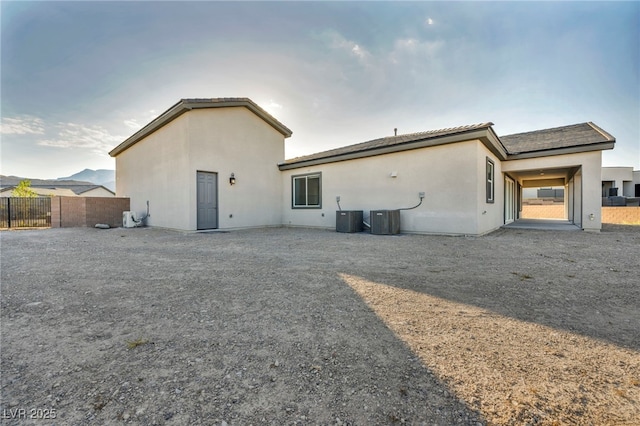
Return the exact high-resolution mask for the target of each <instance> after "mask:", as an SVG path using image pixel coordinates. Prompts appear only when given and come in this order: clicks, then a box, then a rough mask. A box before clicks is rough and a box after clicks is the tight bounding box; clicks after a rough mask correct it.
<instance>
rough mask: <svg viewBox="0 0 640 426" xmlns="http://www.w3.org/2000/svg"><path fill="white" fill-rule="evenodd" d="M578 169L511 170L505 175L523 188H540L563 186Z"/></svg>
mask: <svg viewBox="0 0 640 426" xmlns="http://www.w3.org/2000/svg"><path fill="white" fill-rule="evenodd" d="M579 169H580V166H568V167H559V168H548V169H531V170H512V171H509V172H508V173H507V174H508V175H509V176H511V177H512V178H513V179H515V180H517V181H518V182H519V183H520V185H522V186H523V187H524V188H538V187H541V186H564V185H565V184H566V182H567V181H569V179H571V177H572V176H573V175H574V174H575V173H576V172H577V171H578V170H579Z"/></svg>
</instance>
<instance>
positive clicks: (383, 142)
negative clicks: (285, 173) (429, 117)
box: [279, 123, 507, 170]
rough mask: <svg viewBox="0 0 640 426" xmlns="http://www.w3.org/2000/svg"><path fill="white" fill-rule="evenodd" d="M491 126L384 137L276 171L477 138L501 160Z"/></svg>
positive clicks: (502, 155) (501, 152)
mask: <svg viewBox="0 0 640 426" xmlns="http://www.w3.org/2000/svg"><path fill="white" fill-rule="evenodd" d="M491 126H493V123H479V124H471V125H467V126H460V127H452V128H447V129H439V130H430V131H426V132H418V133H410V134H405V135H397V136H387V137H384V138H379V139H373V140H370V141H367V142H363V143H359V144H355V145H349V146H345V147H341V148H336V149H332V150H329V151H323V152H319V153H316V154H311V155H305V156H303V157H296V158H291V159H289V160H286V161H285V162H284V163H282V164H280V165H279V167H280V170H288V169H296V168H299V167H306V166H312V165H317V164H324V163H332V162H336V161H345V160H352V159H355V158H364V157H371V156H374V155H381V154H387V153H390V152H399V151H406V150H410V149H417V148H425V147H429V146H436V145H444V144H449V143H456V142H462V141H466V140H472V139H480V140H481V141H482V142H483V143H484V144H485V145H486V146H487V148H489V150H491V151H492V152H493V153H494V154H496V155H497V156H498V157H500V158H505V157H506V154H507V153H506V151H505V150H504V147H503V146H502V144H500V140H499V139H498V136H497V135H496V134H495V132H494V131H493V129H492V128H491Z"/></svg>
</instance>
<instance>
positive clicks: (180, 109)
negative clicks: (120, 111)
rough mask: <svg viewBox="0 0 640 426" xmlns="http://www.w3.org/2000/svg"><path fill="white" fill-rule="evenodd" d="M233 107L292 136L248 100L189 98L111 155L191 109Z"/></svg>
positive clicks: (287, 130)
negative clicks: (219, 100) (211, 100)
mask: <svg viewBox="0 0 640 426" xmlns="http://www.w3.org/2000/svg"><path fill="white" fill-rule="evenodd" d="M232 107H245V108H247V109H248V110H249V111H251V112H253V113H254V114H256V115H257V116H258V117H260V118H261V119H262V120H264V121H265V122H267V124H269V125H270V126H271V127H273V128H274V129H276V130H277V131H278V132H279V133H281V134H282V135H283V136H284V137H285V138H288V137H290V136H291V134H292V132H291V130H290V129H289V128H288V127H286V126H285V125H283V124H282V123H280V122H278V121H276V120H275V119H274V118H273V117H271V116H269V115H267V113H266V112H265V111H264V110H262V108H260V107H259V106H257V105H256V104H254V103H253V102H251V101H248V100H232V101H223V102H189V101H187V100H184V99H182V100H180V101H179V102H178V103H176V104H175V105H173V106H172V107H171V108H169V109H168V110H167V111H165V112H164V113H162V114H161V115H160V116H159V117H156V118H155V119H154V120H152V121H151V122H150V123H149V124H147V125H146V126H144V127H143V128H142V129H140V130H138V131H137V132H136V133H134V134H133V135H131V136H130V137H129V138H127V139H126V140H125V141H124V142H122V143H121V144H120V145H118V146H117V147H115V148H114V149H113V150H111V151H110V152H109V155H110V156H111V157H115V156H117V155H118V154H120V153H121V152H123V151H125V150H126V149H128V148H130V147H131V146H133V145H135V144H136V143H138V142H139V141H141V140H142V139H144V138H146V137H147V136H149V135H150V134H152V133H153V132H155V131H156V130H158V129H160V128H161V127H163V126H165V125H167V124H168V123H170V122H171V121H173V120H175V119H176V118H178V117H180V116H181V115H182V114H184V113H186V112H188V111H191V110H192V109H205V108H232Z"/></svg>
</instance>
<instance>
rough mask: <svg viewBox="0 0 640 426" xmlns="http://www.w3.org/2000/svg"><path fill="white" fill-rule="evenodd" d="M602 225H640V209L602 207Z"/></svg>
mask: <svg viewBox="0 0 640 426" xmlns="http://www.w3.org/2000/svg"><path fill="white" fill-rule="evenodd" d="M602 223H615V224H619V225H640V207H609V206H607V207H602Z"/></svg>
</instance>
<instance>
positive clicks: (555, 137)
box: [500, 122, 616, 159]
mask: <svg viewBox="0 0 640 426" xmlns="http://www.w3.org/2000/svg"><path fill="white" fill-rule="evenodd" d="M500 141H501V142H502V144H503V145H504V147H505V148H506V150H507V152H508V153H509V159H517V158H527V157H536V156H541V155H553V154H562V153H572V152H584V151H594V150H602V149H611V148H613V144H614V143H615V141H616V139H615V138H614V137H613V136H611V135H610V134H609V133H607V132H605V131H604V130H602V129H601V128H600V127H598V126H596V125H595V124H593V123H591V122H588V123H580V124H573V125H570V126H562V127H555V128H552V129H544V130H536V131H533V132H525V133H517V134H513V135H507V136H501V137H500Z"/></svg>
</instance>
